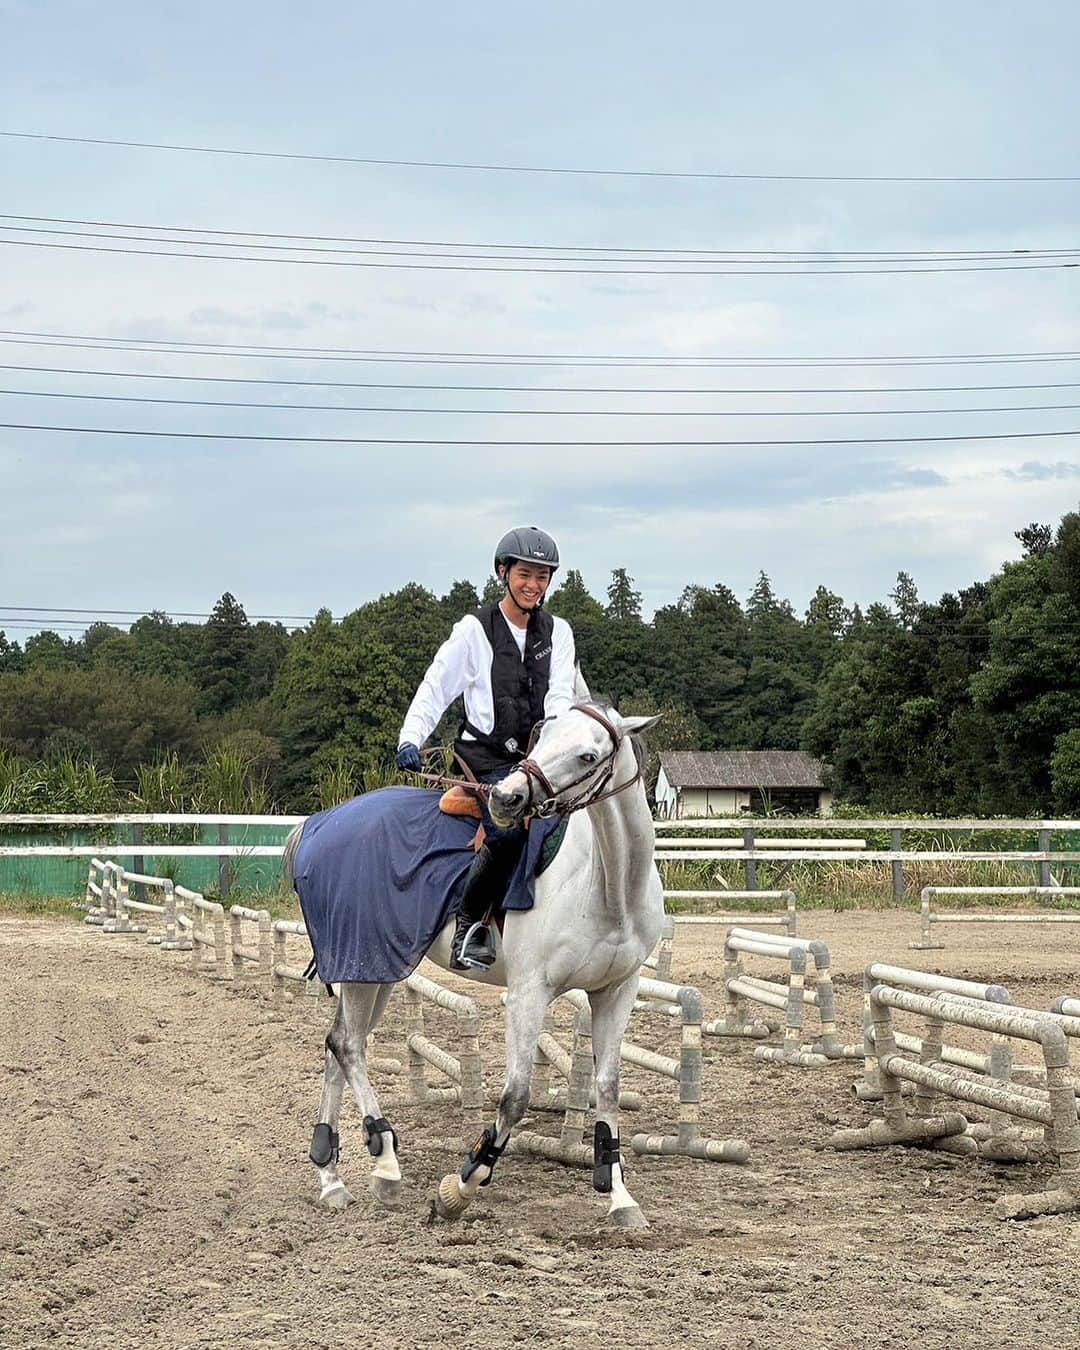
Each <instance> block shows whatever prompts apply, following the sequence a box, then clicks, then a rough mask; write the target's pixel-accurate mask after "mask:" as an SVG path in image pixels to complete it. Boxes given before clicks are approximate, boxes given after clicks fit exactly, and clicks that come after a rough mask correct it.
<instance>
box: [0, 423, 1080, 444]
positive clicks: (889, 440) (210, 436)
mask: <svg viewBox="0 0 1080 1350" xmlns="http://www.w3.org/2000/svg"><path fill="white" fill-rule="evenodd" d="M0 430H3V431H59V432H65V433H72V434H75V435H80V436H148V437H154V438H161V439H166V440H170V439H171V440H186V441H257V442H277V441H282V442H286V443H288V444H292V445H304V444H310V445H428V446H470V447H482V446H486V447H493V448H496V447H498V448H501V447H508V448H509V447H515V448H524V447H547V448H552V449H554V448H558V447H563V448H566V449H571V448H577V447H584V446H598V447H604V446H607V447H611V448H622V447H629V446H686V447H693V446H700V447H702V448H704V449H708V448H714V447H720V446H755V445H774V446H776V445H915V444H919V443H923V442H931V443H934V444H937V443H941V442H945V441H1027V440H1042V439H1046V438H1048V437H1051V436H1055V437H1056V436H1080V430H1068V431H1008V432H995V431H991V432H984V433H983V434H982V435H974V434H972V435H963V436H819V437H814V438H812V439H808V440H786V439H781V440H743V439H739V440H722V441H713V440H708V441H702V440H693V441H686V440H663V441H640V440H633V441H631V440H615V441H588V440H577V439H574V440H563V441H542V440H512V441H504V440H490V439H487V438H485V439H483V440H459V439H453V440H446V439H443V438H433V437H428V436H417V437H404V436H262V435H254V434H251V433H246V432H245V433H243V434H237V435H231V434H229V433H226V432H216V431H214V432H212V431H150V430H144V429H141V428H134V427H68V426H50V425H48V424H41V423H36V422H0Z"/></svg>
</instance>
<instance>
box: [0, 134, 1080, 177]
mask: <svg viewBox="0 0 1080 1350" xmlns="http://www.w3.org/2000/svg"><path fill="white" fill-rule="evenodd" d="M0 136H6V137H9V138H10V139H17V140H26V141H53V142H59V143H64V144H68V145H107V146H122V147H124V148H127V149H136V150H167V151H174V152H176V151H179V152H182V153H185V154H198V155H240V156H243V157H245V158H247V159H284V160H307V161H310V162H314V163H320V164H366V165H372V166H377V167H387V168H406V169H464V170H469V171H471V172H482V173H530V174H569V175H573V176H576V177H582V176H584V177H597V178H683V179H699V180H720V181H726V182H730V181H735V182H763V183H1076V182H1080V175H1075V174H1009V175H999V174H938V175H931V174H919V175H915V174H827V173H729V172H715V171H704V172H703V171H698V170H690V169H579V168H567V167H564V166H558V165H538V164H483V163H463V162H458V161H453V160H432V159H390V158H385V157H384V158H373V157H370V156H360V155H323V154H301V153H298V152H295V151H293V152H290V151H284V150H246V149H237V148H235V147H232V146H220V145H182V144H172V143H168V142H162V141H127V140H113V139H110V138H106V137H103V136H55V135H49V134H47V133H45V132H40V131H0Z"/></svg>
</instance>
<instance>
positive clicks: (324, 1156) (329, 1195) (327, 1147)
mask: <svg viewBox="0 0 1080 1350" xmlns="http://www.w3.org/2000/svg"><path fill="white" fill-rule="evenodd" d="M343 1006H344V1005H343V1003H342V1000H341V999H338V1002H337V1007H336V1008H335V1009H334V1021H333V1023H332V1024H331V1027H330V1031H329V1032H328V1034H327V1037H326V1051H325V1055H326V1059H325V1065H324V1068H323V1090H322V1100H321V1101H320V1102H319V1119H318V1123H317V1124H316V1126H315V1131H314V1133H313V1134H312V1136H311V1150H310V1152H309V1153H308V1157H309V1158H310V1159H311V1161H312V1162H313V1163H314V1164H315V1166H316V1167H317V1168H318V1169H319V1204H320V1205H325V1206H326V1207H327V1208H328V1209H344V1208H345V1206H346V1205H348V1204H350V1203H351V1202H352V1200H353V1195H352V1193H351V1192H350V1190H349V1189H348V1187H347V1186H346V1185H345V1183H344V1182H343V1181H342V1180H341V1178H340V1177H339V1176H338V1170H337V1164H338V1121H339V1119H340V1117H341V1098H342V1094H343V1093H344V1091H345V1075H344V1073H342V1071H341V1065H340V1064H339V1062H338V1058H337V1055H336V1054H335V1053H334V1051H333V1050H332V1049H331V1048H330V1047H331V1045H332V1044H340V1043H341V1042H342V1040H343V1039H344V1034H345V1033H344V1013H343Z"/></svg>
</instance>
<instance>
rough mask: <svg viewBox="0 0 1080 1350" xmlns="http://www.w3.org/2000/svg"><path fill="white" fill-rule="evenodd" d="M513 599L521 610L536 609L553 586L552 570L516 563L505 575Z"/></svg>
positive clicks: (511, 565) (530, 564)
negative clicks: (549, 587)
mask: <svg viewBox="0 0 1080 1350" xmlns="http://www.w3.org/2000/svg"><path fill="white" fill-rule="evenodd" d="M505 577H506V584H507V586H508V588H509V590H510V596H511V599H512V600H513V601H514V603H515V604H516V605H517V606H518V607H519V608H520V609H535V608H536V606H537V605H538V604H539V603H540V601H541V600H543V598H544V596H545V595H546V594H547V588H548V586H550V585H551V568H550V567H541V566H539V565H538V564H536V563H527V562H514V563H511V564H510V567H509V570H508V571H507V572H506V573H505Z"/></svg>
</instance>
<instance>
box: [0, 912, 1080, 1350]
mask: <svg viewBox="0 0 1080 1350" xmlns="http://www.w3.org/2000/svg"><path fill="white" fill-rule="evenodd" d="M800 925H801V928H802V930H803V935H804V936H813V937H820V938H823V939H824V940H825V941H826V942H828V944H829V946H830V949H831V951H832V956H833V963H834V970H835V973H836V980H837V996H838V1005H839V1012H840V1019H841V1025H842V1027H843V1029H844V1030H845V1033H846V1035H845V1038H846V1039H854V1038H855V1037H856V1034H857V1029H858V1026H859V974H860V971H861V969H862V966H863V965H864V963H865V962H866V961H867V960H870V959H878V960H886V961H893V962H896V963H898V964H905V965H922V966H923V967H924V968H939V969H942V970H945V971H947V972H948V973H951V974H960V975H967V976H972V977H975V978H980V979H987V980H995V981H997V982H1000V983H1003V984H1005V985H1006V986H1007V987H1008V988H1009V989H1010V990H1011V991H1012V994H1013V997H1014V1000H1015V1001H1017V1002H1024V1003H1029V1004H1031V1005H1033V1006H1036V1007H1043V1008H1046V1007H1048V1006H1049V1003H1050V1000H1051V998H1052V997H1053V996H1054V995H1056V994H1060V993H1072V994H1075V995H1080V928H1076V929H1074V928H1068V927H1061V928H1050V927H1040V926H1037V925H1025V926H1021V927H1016V928H1004V927H1001V926H993V927H990V926H988V927H985V928H982V927H980V928H975V929H972V928H969V927H964V928H949V929H945V930H943V931H944V935H945V941H946V942H947V943H948V950H946V951H943V952H929V953H927V952H911V951H909V950H908V942H909V941H910V940H911V939H912V938H913V937H914V935H915V932H916V929H917V920H916V917H915V915H914V914H912V913H907V912H885V913H881V912H873V913H871V912H865V913H864V912H848V913H844V914H818V913H808V914H806V915H805V916H800ZM722 941H723V929H722V928H720V927H717V926H696V925H695V926H689V925H685V926H684V925H681V926H680V929H679V934H678V937H677V939H676V950H675V966H674V977H675V978H676V979H678V980H680V981H682V982H684V983H688V984H696V985H698V986H699V987H700V988H701V989H702V991H703V993H704V994H705V998H706V1006H707V1008H708V1010H709V1012H710V1014H711V1015H713V1016H715V1015H717V1013H718V1012H719V993H718V990H719V979H720V975H721V957H720V953H721V946H722ZM186 960H187V958H186V957H185V956H182V955H180V954H178V953H172V954H168V953H163V952H160V951H159V950H158V949H157V948H155V947H148V946H146V945H145V943H144V941H143V940H142V939H140V938H132V937H126V938H125V937H106V936H104V935H103V934H102V933H101V932H100V930H97V929H91V928H86V927H82V926H81V925H79V924H78V923H77V922H76V921H74V920H73V921H71V922H66V921H51V920H30V919H6V920H4V921H2V922H0V969H2V971H3V980H2V982H0V1091H2V1094H3V1105H2V1115H0V1343H2V1344H3V1345H5V1346H9V1345H10V1346H17V1347H32V1346H44V1345H48V1346H66V1345H72V1346H75V1345H78V1346H80V1347H85V1350H97V1348H98V1347H110V1350H113V1348H114V1347H126V1346H155V1347H156V1346H162V1347H188V1346H214V1347H216V1346H228V1347H234V1346H235V1347H249V1346H250V1347H255V1346H265V1347H278V1346H289V1347H294V1346H302V1347H320V1346H345V1345H362V1346H364V1347H372V1350H382V1347H390V1346H442V1345H446V1344H455V1345H461V1346H469V1347H472V1346H476V1347H485V1348H494V1347H503V1346H508V1347H509V1346H516V1345H546V1346H552V1347H556V1346H567V1347H574V1348H575V1350H578V1347H585V1348H588V1347H599V1346H605V1347H609V1346H627V1347H646V1346H648V1347H661V1346H679V1345H683V1346H691V1347H697V1346H706V1345H708V1346H714V1347H725V1346H732V1347H734V1346H738V1347H740V1348H741V1347H761V1348H763V1350H764V1347H770V1350H771V1348H772V1347H788V1346H800V1347H802V1346H806V1347H819V1346H829V1347H838V1348H839V1350H847V1347H863V1346H867V1347H869V1346H886V1347H905V1350H906V1348H907V1347H912V1346H918V1347H927V1348H928V1350H929V1348H932V1347H939V1346H940V1347H945V1346H948V1347H950V1348H951V1350H966V1347H979V1350H988V1348H990V1347H997V1346H1005V1345H1008V1346H1017V1347H1034V1346H1043V1345H1053V1346H1055V1347H1075V1346H1080V1277H1078V1274H1077V1272H1078V1270H1080V1214H1077V1215H1073V1216H1066V1217H1052V1218H1045V1219H1040V1220H1036V1221H1034V1222H1029V1223H1024V1224H1010V1223H1003V1222H1001V1221H999V1220H997V1219H995V1218H994V1217H993V1215H992V1213H991V1205H992V1202H993V1200H994V1199H995V1198H996V1197H997V1196H998V1195H1000V1194H1002V1193H1005V1192H1008V1191H1016V1190H1031V1189H1037V1188H1039V1187H1040V1184H1041V1180H1042V1178H1043V1177H1045V1175H1046V1171H1045V1169H1041V1168H1038V1167H1031V1166H1022V1167H1011V1168H1006V1167H1003V1166H994V1165H991V1164H988V1163H985V1162H971V1161H969V1160H966V1159H957V1158H952V1157H947V1156H943V1155H941V1154H934V1153H930V1152H925V1151H919V1150H900V1149H890V1150H887V1151H883V1152H876V1153H850V1154H837V1153H833V1152H830V1151H829V1150H827V1149H825V1148H824V1147H823V1145H824V1143H825V1141H826V1140H827V1138H828V1136H829V1134H830V1132H831V1131H832V1130H833V1129H834V1128H835V1127H836V1126H839V1125H855V1124H861V1123H863V1122H864V1121H865V1120H866V1119H868V1118H869V1114H870V1111H871V1108H870V1107H868V1106H864V1105H862V1104H860V1103H859V1102H857V1101H856V1099H855V1098H854V1096H853V1094H852V1084H853V1081H854V1079H855V1077H856V1074H857V1067H858V1066H856V1065H855V1064H844V1065H840V1066H835V1067H830V1068H827V1069H817V1070H799V1069H789V1068H782V1067H779V1066H776V1065H770V1064H763V1063H760V1062H757V1061H755V1060H754V1058H753V1051H752V1047H751V1045H750V1044H749V1043H745V1042H743V1043H737V1044H732V1043H727V1042H720V1041H716V1040H707V1041H706V1052H705V1060H706V1063H705V1081H704V1101H703V1111H702V1116H703V1124H704V1126H705V1128H706V1130H707V1132H708V1133H710V1134H713V1135H717V1136H731V1135H738V1136H742V1137H744V1138H746V1139H747V1140H749V1142H750V1144H751V1146H752V1150H753V1156H752V1160H751V1162H750V1163H749V1165H747V1166H744V1167H732V1166H727V1165H723V1164H714V1163H707V1162H692V1161H689V1160H683V1159H661V1158H644V1159H634V1160H632V1161H631V1170H630V1176H629V1184H630V1186H631V1189H632V1191H633V1192H634V1194H635V1196H636V1198H637V1199H638V1201H639V1202H640V1204H641V1205H642V1208H643V1209H644V1211H645V1213H646V1215H647V1217H648V1219H649V1222H650V1225H651V1226H650V1228H649V1229H648V1230H646V1231H642V1232H624V1231H612V1230H609V1229H607V1228H606V1226H605V1224H604V1222H603V1211H604V1204H603V1201H602V1200H601V1199H600V1197H598V1196H596V1195H595V1194H594V1193H593V1191H592V1190H591V1187H590V1184H589V1176H588V1174H587V1173H583V1172H582V1173H579V1172H572V1171H568V1170H564V1169H562V1168H559V1167H556V1166H554V1165H551V1164H547V1163H543V1162H539V1161H533V1160H526V1159H523V1158H515V1157H509V1156H508V1157H506V1158H504V1159H503V1161H502V1162H501V1163H500V1165H499V1170H498V1173H497V1176H496V1181H495V1184H494V1185H492V1186H491V1187H490V1188H488V1189H487V1190H485V1191H484V1192H482V1193H481V1196H480V1197H479V1199H478V1200H477V1202H476V1203H475V1205H474V1207H473V1209H472V1210H470V1211H469V1212H468V1213H467V1215H466V1217H465V1219H464V1220H463V1221H462V1222H460V1223H458V1224H456V1225H448V1224H444V1223H441V1222H438V1223H434V1224H433V1223H432V1222H431V1219H430V1205H429V1197H430V1195H431V1193H432V1190H433V1187H434V1185H435V1184H436V1182H437V1180H438V1178H439V1177H440V1176H441V1175H442V1173H443V1172H445V1171H448V1170H451V1169H452V1168H455V1167H456V1166H457V1164H458V1162H459V1161H460V1156H461V1151H462V1150H461V1146H460V1145H459V1144H458V1143H457V1142H456V1141H457V1140H458V1139H459V1138H460V1137H461V1127H460V1121H459V1118H458V1116H457V1109H456V1107H454V1106H453V1105H452V1104H451V1105H438V1106H428V1107H409V1106H401V1105H399V1106H391V1105H390V1103H391V1102H392V1101H393V1100H394V1097H395V1095H396V1094H395V1088H394V1086H393V1080H386V1079H384V1080H383V1081H384V1083H385V1084H386V1088H387V1090H386V1093H385V1097H384V1109H385V1110H386V1112H387V1114H388V1115H390V1116H391V1118H392V1120H393V1123H394V1125H395V1127H396V1128H397V1130H398V1133H399V1135H400V1137H401V1150H402V1166H403V1171H404V1173H405V1186H404V1192H403V1200H402V1204H401V1207H400V1208H399V1209H398V1210H397V1211H395V1212H392V1213H390V1212H387V1211H385V1210H380V1209H377V1208H376V1206H375V1204H374V1202H373V1201H372V1200H371V1199H370V1198H369V1195H368V1191H367V1186H366V1183H365V1172H366V1170H367V1162H368V1159H367V1155H366V1152H365V1151H364V1149H363V1146H362V1144H361V1140H360V1129H359V1121H358V1120H357V1118H356V1114H355V1111H353V1110H352V1109H351V1103H350V1102H349V1100H348V1099H347V1100H346V1112H345V1115H344V1116H343V1125H342V1151H343V1163H342V1171H343V1175H344V1176H345V1178H346V1180H347V1182H349V1183H351V1185H352V1189H353V1191H354V1193H355V1194H356V1195H357V1197H358V1203H357V1204H355V1205H353V1206H351V1207H350V1208H349V1209H348V1210H347V1211H346V1212H345V1213H341V1214H331V1213H326V1212H323V1211H320V1210H319V1209H317V1208H316V1207H315V1205H314V1203H313V1201H314V1196H315V1193H316V1186H315V1181H316V1177H315V1171H314V1169H313V1168H312V1167H311V1166H310V1164H308V1163H307V1162H306V1161H305V1155H306V1152H307V1146H308V1141H309V1138H310V1132H311V1125H312V1123H313V1120H314V1116H315V1109H316V1105H317V1100H318V1094H319V1084H320V1077H321V1046H322V1037H323V1034H324V1032H325V1028H326V1025H327V1023H328V1020H329V1013H330V1004H329V1001H328V1000H327V999H325V998H324V999H321V1000H312V999H308V998H304V997H298V998H297V999H295V1000H294V1001H293V1002H292V1003H291V1004H289V1005H286V1006H284V1007H281V1008H278V1007H275V1006H274V1004H273V1003H272V1002H271V1001H270V1000H269V999H268V998H267V997H265V996H264V995H261V994H260V993H259V992H258V990H257V989H256V988H254V987H252V986H236V987H229V986H226V985H223V984H217V983H215V982H214V981H213V980H211V979H208V978H207V977H205V976H198V977H197V976H194V975H193V974H192V973H191V972H190V970H189V969H188V968H187V965H186ZM441 978H444V979H447V980H450V982H451V983H455V982H454V981H453V980H452V978H451V977H447V976H441ZM469 992H472V993H477V990H476V987H475V986H469ZM479 998H480V1000H481V1001H482V1002H483V1003H484V1004H485V1005H486V1006H487V1007H488V1008H489V1010H490V1016H489V1017H488V1019H487V1021H486V1028H487V1029H486V1031H485V1055H486V1058H485V1073H486V1076H487V1079H488V1086H489V1090H490V1091H492V1092H494V1091H495V1090H496V1089H497V1086H498V1080H499V1073H500V1067H501V1047H500V1038H501V1025H500V1021H499V1015H498V1011H497V1007H496V1003H495V999H494V998H493V996H492V995H491V993H490V992H489V991H486V990H480V991H479ZM402 1009H403V1004H402V1001H401V1000H400V997H399V996H397V997H395V999H394V1001H393V1002H392V1004H391V1007H390V1011H389V1014H388V1017H387V1021H386V1023H385V1024H384V1026H385V1029H384V1031H382V1032H381V1034H380V1037H379V1045H378V1053H380V1054H396V1055H398V1056H399V1057H404V1049H403V1046H402V1043H401V1037H402V1033H403V1018H402ZM440 1016H441V1015H440ZM432 1025H433V1026H436V1027H438V1026H439V1024H438V1023H436V1022H434V1021H433V1022H432ZM446 1027H447V1030H448V1029H449V1022H448V1023H447V1024H446ZM634 1036H635V1039H637V1040H638V1041H640V1042H643V1043H645V1044H648V1045H652V1046H655V1047H657V1048H661V1049H664V1048H666V1049H667V1052H668V1053H670V1054H677V1050H676V1049H675V1042H676V1039H677V1032H676V1031H675V1029H674V1027H672V1026H670V1025H668V1024H667V1023H666V1022H662V1021H661V1019H659V1018H656V1017H651V1018H645V1019H642V1020H640V1021H637V1022H636V1025H635V1028H634ZM438 1038H439V1039H440V1040H443V1042H444V1043H447V1044H449V1043H450V1038H449V1035H446V1036H442V1035H440V1036H439V1037H438ZM1074 1059H1075V1056H1074ZM377 1086H378V1084H377ZM624 1086H626V1087H636V1088H639V1089H640V1090H641V1091H642V1092H643V1093H644V1094H645V1096H646V1099H647V1100H646V1107H645V1109H644V1110H642V1111H641V1112H639V1113H636V1114H635V1115H634V1116H627V1117H626V1118H625V1123H624V1128H623V1137H624V1139H628V1137H629V1135H630V1134H632V1133H634V1132H635V1131H637V1130H642V1129H648V1130H657V1129H660V1128H667V1129H670V1128H671V1127H672V1126H673V1124H674V1116H675V1111H676V1107H675V1096H674V1088H673V1085H671V1084H668V1083H666V1082H664V1081H663V1080H661V1079H658V1078H655V1077H649V1076H645V1075H642V1074H640V1073H639V1072H637V1071H635V1070H632V1069H627V1070H626V1074H625V1078H624ZM396 1091H397V1093H400V1089H397V1090H396ZM537 1119H538V1121H539V1124H538V1125H537V1128H540V1129H544V1130H548V1131H551V1132H553V1131H554V1129H555V1120H554V1118H548V1117H544V1116H540V1117H538V1118H537Z"/></svg>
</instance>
